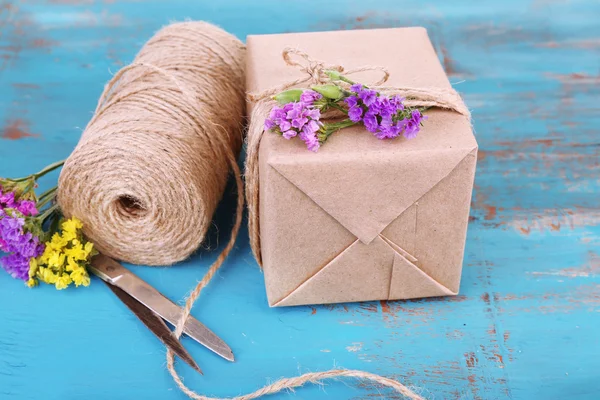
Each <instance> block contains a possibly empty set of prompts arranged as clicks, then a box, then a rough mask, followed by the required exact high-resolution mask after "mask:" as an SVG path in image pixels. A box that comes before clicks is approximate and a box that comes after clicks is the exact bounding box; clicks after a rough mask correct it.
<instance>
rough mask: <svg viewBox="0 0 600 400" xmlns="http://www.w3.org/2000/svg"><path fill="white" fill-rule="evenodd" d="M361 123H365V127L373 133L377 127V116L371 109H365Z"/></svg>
mask: <svg viewBox="0 0 600 400" xmlns="http://www.w3.org/2000/svg"><path fill="white" fill-rule="evenodd" d="M363 123H364V124H365V128H367V130H368V131H369V132H372V133H375V132H377V130H378V129H379V122H378V121H377V116H376V114H375V113H374V112H372V111H367V112H366V113H365V117H364V119H363Z"/></svg>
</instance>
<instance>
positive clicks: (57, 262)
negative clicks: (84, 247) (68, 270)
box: [48, 251, 66, 269]
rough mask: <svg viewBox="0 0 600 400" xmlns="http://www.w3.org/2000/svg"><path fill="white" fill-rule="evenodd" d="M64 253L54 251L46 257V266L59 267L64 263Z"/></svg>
mask: <svg viewBox="0 0 600 400" xmlns="http://www.w3.org/2000/svg"><path fill="white" fill-rule="evenodd" d="M65 259H66V255H65V253H61V252H59V251H54V252H52V254H51V255H50V257H49V258H48V266H49V267H50V268H55V269H60V268H62V266H63V265H64V264H65Z"/></svg>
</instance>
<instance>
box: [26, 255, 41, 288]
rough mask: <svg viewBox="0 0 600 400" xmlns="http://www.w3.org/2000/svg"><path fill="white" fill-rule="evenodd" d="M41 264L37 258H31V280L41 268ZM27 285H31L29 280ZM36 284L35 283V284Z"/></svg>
mask: <svg viewBox="0 0 600 400" xmlns="http://www.w3.org/2000/svg"><path fill="white" fill-rule="evenodd" d="M39 267H40V266H39V264H38V261H37V259H36V258H32V259H31V260H29V279H30V280H31V278H33V277H34V276H35V274H36V272H37V270H38V269H39ZM27 286H29V282H27ZM33 286H35V285H33ZM33 286H29V287H33Z"/></svg>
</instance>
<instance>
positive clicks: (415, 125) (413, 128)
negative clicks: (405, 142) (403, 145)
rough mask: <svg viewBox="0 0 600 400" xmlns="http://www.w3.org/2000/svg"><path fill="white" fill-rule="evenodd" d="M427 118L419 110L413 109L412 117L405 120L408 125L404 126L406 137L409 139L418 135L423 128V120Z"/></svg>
mask: <svg viewBox="0 0 600 400" xmlns="http://www.w3.org/2000/svg"><path fill="white" fill-rule="evenodd" d="M424 119H426V117H424V116H423V114H421V111H419V110H413V111H412V113H411V117H410V118H408V119H406V120H404V121H405V123H406V126H405V128H404V137H405V138H407V139H414V138H416V137H417V134H418V133H419V131H420V130H421V121H422V120H424Z"/></svg>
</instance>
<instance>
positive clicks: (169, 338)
mask: <svg viewBox="0 0 600 400" xmlns="http://www.w3.org/2000/svg"><path fill="white" fill-rule="evenodd" d="M105 283H106V286H108V287H109V288H110V290H112V291H113V293H114V294H115V295H116V296H117V297H118V298H119V300H121V301H122V302H123V303H124V304H125V305H126V306H127V308H129V309H130V310H131V311H132V312H133V313H134V314H135V316H136V317H138V318H139V320H140V321H142V322H143V323H144V325H146V327H148V329H150V331H151V332H152V333H154V335H156V337H157V338H158V339H160V341H161V342H163V343H164V344H165V346H167V347H169V348H170V349H171V350H172V351H173V352H174V353H175V354H176V355H177V356H178V357H179V358H181V359H182V360H183V361H185V362H186V363H187V364H188V365H189V366H190V367H192V368H194V369H195V370H196V371H198V372H200V373H201V374H202V370H201V369H200V367H199V366H198V364H196V362H195V361H194V359H193V358H192V356H191V355H190V354H189V353H188V352H187V350H186V349H185V348H184V347H183V345H182V344H181V342H179V340H177V338H176V337H175V336H174V335H173V332H171V330H170V329H169V327H168V326H167V324H165V321H163V319H162V318H161V317H159V316H158V315H156V314H154V313H153V312H152V311H151V310H150V309H148V308H147V307H146V306H145V305H143V304H142V303H140V302H139V301H137V300H136V299H134V298H133V297H131V296H130V295H128V294H127V293H126V292H125V291H124V290H122V289H120V288H118V287H116V286H113V285H111V284H110V283H108V282H105Z"/></svg>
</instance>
